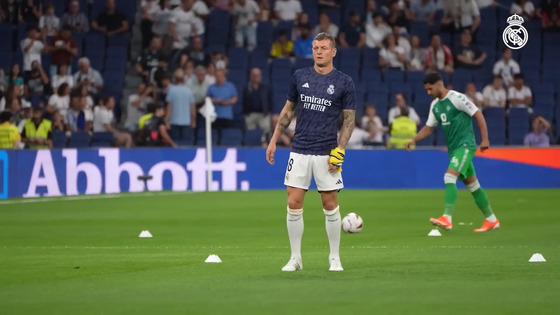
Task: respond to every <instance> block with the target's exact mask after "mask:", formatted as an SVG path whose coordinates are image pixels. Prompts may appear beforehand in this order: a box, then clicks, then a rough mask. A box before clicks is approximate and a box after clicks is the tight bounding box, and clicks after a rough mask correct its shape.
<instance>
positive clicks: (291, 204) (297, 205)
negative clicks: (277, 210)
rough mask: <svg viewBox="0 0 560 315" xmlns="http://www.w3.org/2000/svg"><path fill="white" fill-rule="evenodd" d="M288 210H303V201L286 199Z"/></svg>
mask: <svg viewBox="0 0 560 315" xmlns="http://www.w3.org/2000/svg"><path fill="white" fill-rule="evenodd" d="M288 208H290V209H301V208H303V199H299V198H288Z"/></svg>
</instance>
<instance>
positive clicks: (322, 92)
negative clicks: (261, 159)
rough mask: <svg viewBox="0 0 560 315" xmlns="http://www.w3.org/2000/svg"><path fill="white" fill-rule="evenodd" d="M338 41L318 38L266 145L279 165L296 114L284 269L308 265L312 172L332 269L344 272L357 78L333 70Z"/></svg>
mask: <svg viewBox="0 0 560 315" xmlns="http://www.w3.org/2000/svg"><path fill="white" fill-rule="evenodd" d="M335 55H336V42H335V40H334V38H333V37H332V36H331V35H330V34H328V33H319V34H317V36H315V38H314V39H313V60H314V65H313V66H312V67H308V68H303V69H299V70H297V71H296V72H295V73H294V74H293V76H292V81H291V84H290V92H289V94H288V100H287V102H286V105H285V106H284V108H283V109H282V112H281V113H280V120H279V122H278V125H277V126H276V129H275V130H274V134H273V136H272V139H271V140H270V144H269V145H268V148H267V150H266V160H267V162H268V163H270V164H271V165H273V164H274V152H275V151H276V142H277V141H278V137H280V135H282V134H283V133H284V131H285V130H286V128H288V126H289V125H290V122H291V120H292V118H294V116H295V117H297V122H296V131H295V135H294V139H293V144H292V152H291V153H290V158H289V160H288V166H287V168H286V177H285V181H284V185H286V188H287V191H288V215H287V220H286V221H287V227H288V236H289V238H290V247H291V251H292V253H291V257H290V260H289V261H288V263H287V264H286V265H285V266H284V267H283V268H282V271H297V270H301V269H302V268H303V264H302V259H301V238H302V235H303V216H302V214H303V200H304V198H305V193H306V192H307V190H308V189H309V185H310V183H311V177H314V178H315V183H316V185H317V190H318V191H319V193H320V194H321V201H322V203H323V212H324V213H325V217H326V220H325V224H326V229H327V236H328V238H329V247H330V254H329V264H330V267H329V271H343V268H342V264H341V262H340V255H339V247H340V224H341V221H340V210H339V206H338V201H337V194H338V191H339V190H340V189H342V188H343V187H344V186H343V184H342V175H341V171H342V168H341V165H342V162H343V160H344V149H345V147H346V144H347V143H348V139H350V135H351V134H352V130H353V129H354V124H355V122H354V120H355V108H356V102H355V95H354V82H352V79H351V78H350V77H349V76H347V75H346V74H344V73H342V72H340V71H338V70H336V69H334V67H333V58H334V56H335ZM341 112H342V113H343V116H344V122H343V125H342V129H341V130H340V136H339V138H338V139H337V131H338V130H337V120H338V118H339V116H340V114H341Z"/></svg>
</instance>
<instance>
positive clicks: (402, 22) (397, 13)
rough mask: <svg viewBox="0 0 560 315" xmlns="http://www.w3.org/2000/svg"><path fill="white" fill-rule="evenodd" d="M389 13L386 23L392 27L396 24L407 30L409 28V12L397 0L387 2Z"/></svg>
mask: <svg viewBox="0 0 560 315" xmlns="http://www.w3.org/2000/svg"><path fill="white" fill-rule="evenodd" d="M388 8H389V14H388V15H387V24H389V26H391V27H394V26H398V27H400V28H403V29H406V30H408V28H409V24H410V23H409V19H408V18H409V16H408V15H409V14H408V12H407V10H406V9H405V7H404V6H401V5H400V4H399V1H390V2H389V6H388Z"/></svg>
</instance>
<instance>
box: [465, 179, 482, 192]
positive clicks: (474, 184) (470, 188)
mask: <svg viewBox="0 0 560 315" xmlns="http://www.w3.org/2000/svg"><path fill="white" fill-rule="evenodd" d="M465 187H466V188H467V190H468V191H469V192H471V193H473V192H475V191H477V190H478V189H479V188H480V183H479V182H478V179H477V180H475V181H474V182H472V183H470V184H467V185H465Z"/></svg>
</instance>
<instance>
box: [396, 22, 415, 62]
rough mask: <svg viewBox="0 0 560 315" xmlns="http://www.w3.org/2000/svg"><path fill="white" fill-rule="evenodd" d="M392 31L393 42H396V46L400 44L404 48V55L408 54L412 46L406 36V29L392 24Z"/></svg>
mask: <svg viewBox="0 0 560 315" xmlns="http://www.w3.org/2000/svg"><path fill="white" fill-rule="evenodd" d="M392 31H393V36H395V42H396V43H397V46H400V47H402V48H403V49H404V54H405V56H409V55H410V50H411V49H412V47H411V46H410V41H408V37H407V36H406V29H405V28H402V27H400V26H397V25H394V26H393V27H392Z"/></svg>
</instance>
